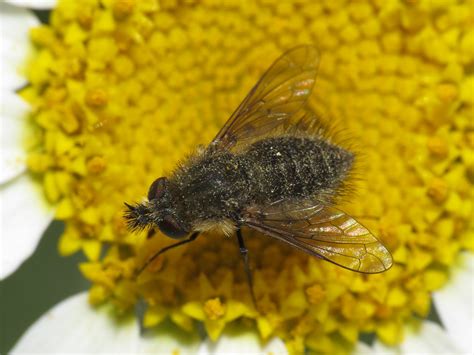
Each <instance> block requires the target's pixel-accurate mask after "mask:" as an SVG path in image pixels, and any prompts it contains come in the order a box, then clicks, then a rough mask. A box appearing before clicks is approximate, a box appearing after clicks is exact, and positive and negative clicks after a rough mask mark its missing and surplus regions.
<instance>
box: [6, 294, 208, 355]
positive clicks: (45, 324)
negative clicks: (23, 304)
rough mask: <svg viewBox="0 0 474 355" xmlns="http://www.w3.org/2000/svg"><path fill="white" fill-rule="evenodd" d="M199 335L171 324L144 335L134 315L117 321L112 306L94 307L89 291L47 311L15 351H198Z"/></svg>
mask: <svg viewBox="0 0 474 355" xmlns="http://www.w3.org/2000/svg"><path fill="white" fill-rule="evenodd" d="M198 347H199V337H198V336H197V334H189V333H184V332H183V331H180V330H178V329H177V328H176V327H174V326H172V325H171V324H169V323H166V324H165V325H163V326H161V327H159V328H158V329H157V330H156V331H154V332H153V333H152V334H148V335H146V336H141V335H140V331H139V327H138V322H137V321H136V320H135V319H134V318H133V317H130V319H126V320H122V321H121V322H116V321H115V318H114V317H113V316H112V314H111V312H110V309H109V307H107V306H103V307H99V308H98V309H96V308H93V307H92V306H90V305H89V303H88V301H87V293H79V294H77V295H75V296H72V297H70V298H68V299H66V300H64V301H62V302H61V303H59V304H57V305H56V306H55V307H54V308H53V309H51V310H50V311H48V312H47V313H46V314H44V315H43V316H42V317H41V318H40V319H39V320H38V321H37V322H36V323H34V324H33V325H32V326H31V327H30V328H29V329H28V330H27V331H26V333H25V334H24V335H23V336H22V337H21V339H20V340H19V341H18V343H17V344H16V345H15V347H14V348H13V350H12V352H11V353H12V354H24V353H45V354H51V353H72V352H73V353H78V354H79V353H84V354H92V353H96V354H99V353H111V354H117V353H128V354H133V353H155V354H157V353H158V354H171V353H172V352H173V351H179V353H182V354H183V353H185V354H188V353H189V354H192V353H196V351H197V348H198Z"/></svg>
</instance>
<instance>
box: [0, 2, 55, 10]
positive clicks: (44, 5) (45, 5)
mask: <svg viewBox="0 0 474 355" xmlns="http://www.w3.org/2000/svg"><path fill="white" fill-rule="evenodd" d="M4 1H5V2H7V3H9V4H12V5H15V6H22V7H29V8H30V9H38V10H40V9H43V10H47V9H52V8H53V7H55V6H56V3H57V2H58V1H57V0H4Z"/></svg>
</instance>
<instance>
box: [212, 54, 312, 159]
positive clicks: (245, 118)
mask: <svg viewBox="0 0 474 355" xmlns="http://www.w3.org/2000/svg"><path fill="white" fill-rule="evenodd" d="M318 64H319V52H318V50H317V49H316V48H315V47H313V46H308V45H307V46H299V47H296V48H293V49H290V50H289V51H288V52H286V53H284V54H283V55H282V56H281V57H280V58H278V59H277V60H276V61H275V62H274V63H273V64H272V66H271V67H270V68H269V69H268V70H267V71H266V72H265V74H264V75H263V76H262V78H261V79H260V80H259V81H258V82H257V84H256V85H255V86H254V87H253V88H252V90H250V93H249V94H248V95H247V97H246V98H245V99H244V101H242V103H241V104H240V105H239V107H238V108H237V110H235V112H234V113H233V114H232V115H231V116H230V118H229V120H228V121H227V122H226V124H225V125H224V127H222V129H221V130H220V132H219V133H218V134H217V136H216V137H215V138H214V140H213V141H212V143H211V147H215V148H218V149H225V150H230V149H235V150H237V149H239V148H241V147H243V146H246V145H248V144H250V143H251V142H253V141H256V140H259V139H262V138H264V137H266V136H267V135H269V134H270V133H271V132H273V131H274V130H276V129H279V128H280V129H283V130H286V129H288V128H289V127H291V125H292V124H293V123H292V122H291V121H292V118H294V117H293V116H294V115H295V114H296V113H297V112H298V111H299V110H300V109H301V108H302V107H303V106H304V104H305V103H306V101H307V99H308V97H309V95H310V94H311V91H312V89H313V86H314V82H315V80H316V74H317V71H318Z"/></svg>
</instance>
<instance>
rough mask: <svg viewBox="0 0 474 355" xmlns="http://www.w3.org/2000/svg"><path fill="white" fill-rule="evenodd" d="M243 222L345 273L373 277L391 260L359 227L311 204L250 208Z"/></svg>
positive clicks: (341, 214) (337, 213)
mask: <svg viewBox="0 0 474 355" xmlns="http://www.w3.org/2000/svg"><path fill="white" fill-rule="evenodd" d="M243 222H244V224H245V225H247V226H248V227H250V228H253V229H255V230H257V231H260V232H262V233H265V234H267V235H269V236H271V237H274V238H276V239H279V240H280V241H283V242H285V243H288V244H290V245H292V246H293V247H295V248H297V249H300V250H302V251H304V252H306V253H308V254H311V255H314V256H317V257H320V258H322V259H325V260H327V261H330V262H332V263H334V264H337V265H339V266H342V267H343V268H346V269H350V270H353V271H358V272H362V273H369V274H372V273H379V272H383V271H386V270H388V269H389V268H390V267H391V266H392V256H391V255H390V253H389V251H388V250H387V249H386V248H385V247H384V246H383V245H382V243H381V242H380V241H379V240H378V239H377V238H375V237H374V235H373V234H372V233H370V232H369V230H368V229H367V228H365V227H364V226H363V225H362V224H360V223H359V222H357V221H356V220H355V219H354V218H352V217H351V216H349V215H347V214H346V213H344V212H342V211H340V210H338V209H336V208H334V207H329V206H323V205H320V204H315V203H313V202H311V201H309V202H304V203H296V204H285V203H277V204H274V205H271V206H266V207H264V208H262V207H251V208H249V209H248V211H247V213H246V214H245V217H244V221H243Z"/></svg>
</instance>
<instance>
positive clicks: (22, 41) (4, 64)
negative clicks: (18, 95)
mask: <svg viewBox="0 0 474 355" xmlns="http://www.w3.org/2000/svg"><path fill="white" fill-rule="evenodd" d="M38 23H39V21H38V19H37V18H36V17H35V16H34V15H33V13H32V12H31V11H28V10H25V9H22V8H18V7H14V6H10V5H8V4H6V3H4V2H3V1H1V2H0V30H1V31H0V35H1V37H0V38H1V39H2V45H1V46H0V74H1V77H2V80H1V84H0V85H1V90H2V91H1V95H2V100H4V97H3V95H4V93H5V92H6V91H14V90H16V89H18V88H19V87H21V86H22V85H24V84H25V83H26V79H25V77H24V76H23V75H21V69H22V68H21V65H22V64H23V63H25V60H26V58H28V54H29V53H30V51H31V48H32V46H31V42H30V40H29V34H28V32H29V29H30V28H31V27H34V26H37V25H38Z"/></svg>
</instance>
